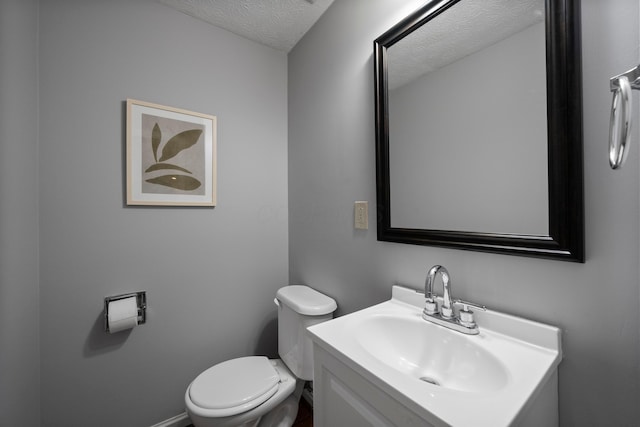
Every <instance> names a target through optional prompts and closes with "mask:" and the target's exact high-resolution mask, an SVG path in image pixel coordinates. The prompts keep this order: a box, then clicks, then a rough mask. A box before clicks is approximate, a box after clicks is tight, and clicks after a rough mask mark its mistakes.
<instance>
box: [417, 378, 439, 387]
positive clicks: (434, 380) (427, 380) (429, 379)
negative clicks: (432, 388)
mask: <svg viewBox="0 0 640 427" xmlns="http://www.w3.org/2000/svg"><path fill="white" fill-rule="evenodd" d="M420 381H424V382H425V383H429V384H433V385H438V386H439V385H440V382H439V381H438V380H436V379H434V378H431V377H420Z"/></svg>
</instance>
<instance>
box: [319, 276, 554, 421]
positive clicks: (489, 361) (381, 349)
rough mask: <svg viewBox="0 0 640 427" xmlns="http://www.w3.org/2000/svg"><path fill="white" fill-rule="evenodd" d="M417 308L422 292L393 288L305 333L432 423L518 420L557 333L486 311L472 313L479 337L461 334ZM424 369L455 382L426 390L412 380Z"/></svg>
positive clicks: (543, 378) (539, 384) (545, 370)
mask: <svg viewBox="0 0 640 427" xmlns="http://www.w3.org/2000/svg"><path fill="white" fill-rule="evenodd" d="M423 306H424V294H422V293H420V292H417V291H415V290H412V289H407V288H403V287H400V286H394V287H393V291H392V299H391V300H389V301H386V302H383V303H381V304H378V305H375V306H372V307H369V308H366V309H363V310H360V311H357V312H354V313H351V314H349V315H346V316H342V317H338V318H336V319H333V320H331V321H329V322H324V323H320V324H318V325H314V326H312V327H310V328H309V329H308V331H309V334H310V337H311V339H312V340H313V341H314V343H316V344H317V345H319V346H321V347H322V348H324V349H325V350H326V351H328V352H329V353H331V354H332V355H334V356H335V357H336V358H338V360H340V361H342V362H343V363H344V364H345V365H347V366H349V367H350V368H351V369H353V370H355V371H356V372H358V373H359V374H360V375H362V376H364V377H365V378H367V379H368V380H369V381H371V382H372V383H373V384H374V385H376V386H377V387H379V388H381V389H382V390H384V391H385V392H386V393H388V394H389V395H390V396H392V397H393V398H394V399H396V400H398V401H399V402H400V403H402V404H403V405H405V406H406V407H408V408H410V409H411V410H413V411H414V412H416V414H418V415H420V416H421V417H422V418H423V419H425V420H426V421H428V422H430V423H431V424H433V425H452V426H474V427H479V426H488V427H497V426H509V425H511V424H512V423H514V422H517V421H518V419H519V417H520V415H521V414H522V413H523V411H525V409H526V408H527V405H528V404H530V403H531V402H532V401H533V400H534V399H535V397H536V396H537V393H538V392H539V391H540V390H541V389H542V388H543V386H544V385H545V384H546V382H547V380H548V379H549V378H550V377H551V376H552V375H553V374H554V373H555V372H556V369H557V366H558V364H559V363H560V361H561V359H562V351H561V342H560V330H559V329H558V328H556V327H553V326H549V325H545V324H541V323H538V322H533V321H530V320H526V319H522V318H519V317H516V316H511V315H507V314H503V313H498V312H495V311H491V310H487V311H485V312H476V313H475V315H476V322H477V323H478V326H479V328H480V333H479V334H478V335H464V334H462V333H460V332H456V331H453V330H450V329H446V328H443V327H442V326H438V325H435V324H432V323H429V322H427V321H426V320H424V319H422V309H423ZM421 322H424V323H421ZM394 325H398V326H394ZM404 325H406V326H409V327H408V328H404V327H403V326H404ZM394 328H396V329H394ZM416 328H420V329H416ZM425 328H426V329H425ZM423 330H424V331H426V333H424V334H423V333H420V334H419V335H422V336H415V335H418V334H416V333H415V331H423ZM427 335H428V336H427ZM416 349H417V351H418V352H422V353H428V355H427V356H421V355H420V354H417V355H416V353H415V352H414V351H413V350H416ZM405 351H406V353H407V357H406V358H405V357H403V352H405ZM447 352H450V353H449V354H446V353H447ZM461 352H464V355H463V356H464V357H460V356H461ZM432 356H433V357H432ZM458 359H462V360H458ZM415 360H418V362H416V363H417V364H418V365H419V364H423V365H424V366H417V365H416V363H414V362H415ZM432 360H437V361H438V362H437V363H436V362H434V363H432ZM442 361H445V362H446V361H450V363H444V364H443V363H441V362H442ZM447 365H448V366H447ZM423 368H424V369H427V370H431V371H433V372H435V373H436V374H438V373H441V374H442V375H443V376H444V377H446V378H453V379H452V380H451V382H450V383H449V384H446V381H445V382H444V383H443V384H442V385H440V386H438V385H433V384H429V383H427V382H424V381H421V380H420V379H419V378H417V376H419V375H420V374H419V372H420V371H421V369H423ZM415 372H418V373H417V374H416V373H415ZM454 377H455V378H454ZM461 379H462V381H461ZM465 379H466V381H468V384H466V385H465V384H464V381H465ZM460 384H461V385H460Z"/></svg>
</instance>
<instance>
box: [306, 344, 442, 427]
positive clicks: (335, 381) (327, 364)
mask: <svg viewBox="0 0 640 427" xmlns="http://www.w3.org/2000/svg"><path fill="white" fill-rule="evenodd" d="M313 357H314V382H313V383H314V386H313V388H314V390H313V425H314V426H315V427H335V426H350V427H351V426H352V427H359V426H363V427H364V426H381V427H382V426H384V427H387V426H389V427H392V426H406V427H414V426H415V427H436V425H434V424H431V423H428V422H426V421H425V420H423V419H422V418H421V417H420V416H418V414H416V413H415V412H414V411H413V410H412V409H410V408H408V407H406V406H405V405H403V404H401V403H400V402H398V401H397V400H395V399H394V398H393V397H391V396H389V395H388V394H387V393H385V392H384V391H382V390H381V389H380V388H379V387H377V386H376V385H375V384H373V383H372V382H371V381H369V380H367V379H365V378H364V377H363V376H362V375H361V374H359V373H358V372H356V371H354V370H353V369H351V368H349V367H348V366H347V365H345V364H344V363H342V362H341V361H340V360H338V359H337V358H336V357H334V356H333V355H331V354H330V353H329V352H327V351H326V350H324V349H323V348H321V347H320V346H318V345H314V354H313ZM438 425H446V424H438Z"/></svg>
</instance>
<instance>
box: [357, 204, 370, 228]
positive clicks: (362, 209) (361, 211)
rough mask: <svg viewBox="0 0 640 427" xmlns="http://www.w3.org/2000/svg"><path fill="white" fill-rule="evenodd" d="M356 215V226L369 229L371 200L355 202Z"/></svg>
mask: <svg viewBox="0 0 640 427" xmlns="http://www.w3.org/2000/svg"><path fill="white" fill-rule="evenodd" d="M354 215H355V217H354V226H355V228H357V229H358V230H367V229H368V228H369V202H355V206H354Z"/></svg>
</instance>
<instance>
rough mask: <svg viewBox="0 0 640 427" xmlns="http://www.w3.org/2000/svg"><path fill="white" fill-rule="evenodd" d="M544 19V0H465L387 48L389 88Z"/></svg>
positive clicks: (400, 84) (402, 83)
mask: <svg viewBox="0 0 640 427" xmlns="http://www.w3.org/2000/svg"><path fill="white" fill-rule="evenodd" d="M543 21H544V0H491V1H487V0H465V1H461V2H459V3H457V4H456V5H454V6H452V7H451V8H450V9H449V10H447V11H445V12H443V13H442V14H440V15H438V16H437V17H435V18H434V19H433V20H431V21H429V22H427V23H426V24H425V25H423V26H422V27H421V28H420V29H418V30H416V31H414V32H413V33H411V34H410V35H408V36H407V37H405V38H404V39H402V40H401V41H399V42H398V43H396V44H395V45H393V46H392V47H391V48H389V50H388V51H387V52H388V55H389V88H390V89H394V88H397V87H399V86H402V85H404V84H406V83H408V82H410V81H412V80H413V79H415V78H417V77H419V76H421V75H423V74H427V73H429V72H431V71H434V70H437V69H438V68H442V67H444V66H445V65H448V64H451V63H453V62H455V61H457V60H458V59H461V58H464V57H465V56H468V55H471V54H472V53H474V52H477V51H479V50H482V49H484V48H485V47H487V46H491V45H492V44H495V43H497V42H499V41H500V40H504V39H506V38H508V37H510V36H512V35H514V34H516V33H518V32H520V31H522V30H524V29H525V28H527V27H529V26H531V25H533V24H537V23H539V22H543Z"/></svg>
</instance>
